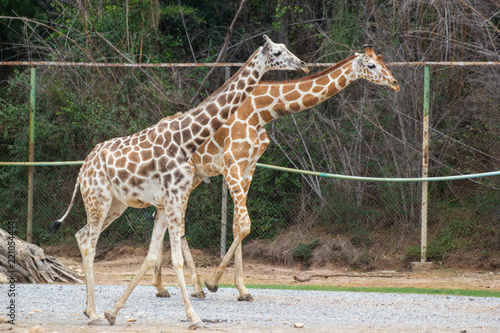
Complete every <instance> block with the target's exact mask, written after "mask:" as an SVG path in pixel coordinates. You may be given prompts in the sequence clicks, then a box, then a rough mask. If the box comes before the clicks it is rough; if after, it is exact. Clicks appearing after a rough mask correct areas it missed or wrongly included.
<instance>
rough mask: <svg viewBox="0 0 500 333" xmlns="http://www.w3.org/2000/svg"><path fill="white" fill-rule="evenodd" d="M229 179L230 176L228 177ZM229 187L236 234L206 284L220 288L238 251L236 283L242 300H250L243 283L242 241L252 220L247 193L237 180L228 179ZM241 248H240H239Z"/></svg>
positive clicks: (214, 290) (216, 288) (213, 289)
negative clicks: (222, 279)
mask: <svg viewBox="0 0 500 333" xmlns="http://www.w3.org/2000/svg"><path fill="white" fill-rule="evenodd" d="M228 179H229V178H228ZM228 185H229V186H228V187H229V190H230V191H231V195H232V197H233V201H234V206H235V210H234V212H235V213H234V220H233V234H234V240H233V243H232V244H231V246H230V247H229V250H228V251H227V253H226V255H225V256H224V258H223V259H222V262H221V263H220V264H219V266H218V267H217V269H216V270H215V272H214V273H213V274H212V276H211V277H210V279H209V280H207V281H205V285H206V286H207V288H208V290H210V291H211V292H216V291H217V290H218V288H219V281H220V279H221V278H222V275H223V274H224V271H225V269H226V267H227V265H228V264H229V261H230V260H231V258H232V256H233V255H234V254H235V253H236V254H237V256H236V257H235V260H236V261H235V264H236V267H235V268H236V271H237V273H236V274H240V275H237V277H238V279H237V283H236V287H237V288H238V291H239V292H240V297H241V299H242V300H244V299H246V300H250V299H253V298H252V297H251V296H250V297H248V296H247V295H249V293H248V291H247V290H246V287H245V286H244V283H243V278H242V271H243V269H242V260H241V242H242V241H243V239H244V238H245V237H246V236H247V235H248V234H249V233H250V227H251V221H250V217H249V216H248V212H247V210H246V205H245V202H246V193H245V192H244V191H243V187H242V186H241V185H242V184H241V182H236V181H230V180H228ZM238 248H239V250H238Z"/></svg>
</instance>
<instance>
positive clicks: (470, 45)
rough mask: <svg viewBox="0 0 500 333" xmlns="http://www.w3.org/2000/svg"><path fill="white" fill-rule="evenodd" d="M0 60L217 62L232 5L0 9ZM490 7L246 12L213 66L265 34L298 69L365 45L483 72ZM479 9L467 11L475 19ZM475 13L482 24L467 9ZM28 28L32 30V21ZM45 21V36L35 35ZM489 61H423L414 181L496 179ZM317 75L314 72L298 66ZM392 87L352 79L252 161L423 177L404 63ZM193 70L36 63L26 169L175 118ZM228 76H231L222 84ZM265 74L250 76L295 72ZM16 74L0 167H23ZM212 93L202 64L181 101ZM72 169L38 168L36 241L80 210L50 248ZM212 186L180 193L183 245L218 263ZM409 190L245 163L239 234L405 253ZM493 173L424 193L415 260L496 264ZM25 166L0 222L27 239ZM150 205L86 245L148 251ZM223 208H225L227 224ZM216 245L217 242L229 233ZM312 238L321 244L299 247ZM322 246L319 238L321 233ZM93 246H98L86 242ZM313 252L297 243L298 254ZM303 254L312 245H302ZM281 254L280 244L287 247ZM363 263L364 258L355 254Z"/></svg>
mask: <svg viewBox="0 0 500 333" xmlns="http://www.w3.org/2000/svg"><path fill="white" fill-rule="evenodd" d="M0 3H1V6H0V16H9V17H14V16H17V15H18V16H20V17H26V18H27V19H29V20H31V21H30V22H27V21H25V20H21V19H20V18H18V19H0V61H9V60H26V61H29V60H42V61H75V62H93V61H95V62H101V63H104V62H109V63H129V62H136V63H151V64H154V63H163V62H174V63H175V62H179V63H185V62H194V61H196V62H211V61H215V59H216V58H217V56H218V55H219V52H220V51H221V49H222V45H223V43H224V40H225V37H226V32H227V27H228V26H229V25H230V24H231V22H232V18H233V17H234V15H235V13H236V11H237V9H238V6H239V1H236V0H233V1H221V0H216V1H209V2H206V1H205V2H203V1H202V2H200V1H192V0H182V1H181V2H180V4H179V2H178V1H173V0H166V1H155V0H145V1H135V0H131V1H127V2H123V1H117V0H104V1H99V2H86V3H85V6H83V5H82V6H83V7H82V6H80V5H78V4H79V3H77V2H57V1H56V2H48V1H33V0H23V1H16V2H12V1H3V2H2V1H0ZM494 6H495V5H494V4H490V3H489V2H478V3H475V4H474V11H473V12H472V11H471V9H470V8H469V7H468V6H466V5H464V4H462V3H460V2H457V3H448V2H446V3H444V2H439V1H438V2H431V3H419V4H418V5H414V4H412V3H410V2H408V1H405V0H403V1H399V2H394V3H392V2H387V3H383V4H382V2H380V1H378V2H377V1H372V2H370V3H367V2H366V1H361V0H356V1H347V0H335V1H334V0H326V1H324V0H306V1H301V2H300V3H297V2H290V1H283V0H271V1H265V2H262V1H257V0H250V1H247V2H246V4H245V6H244V8H243V9H242V11H241V14H240V16H239V17H238V20H237V21H236V24H235V26H234V29H233V31H232V33H231V36H230V38H229V48H228V49H227V50H226V53H225V54H224V57H223V59H228V61H230V62H244V61H245V60H246V59H247V58H248V56H249V55H250V54H251V53H252V52H253V51H254V50H255V49H257V48H258V47H259V46H261V45H262V38H261V35H262V34H264V33H266V34H268V35H269V36H270V37H271V38H272V39H273V40H275V41H276V42H283V43H285V44H286V45H287V47H288V48H289V49H290V50H291V51H292V52H294V53H295V54H296V55H298V56H299V57H300V58H302V59H303V60H305V61H306V62H313V63H315V62H336V61H339V60H342V59H345V58H346V57H348V56H350V55H352V54H353V53H354V52H361V51H362V50H363V44H365V43H370V44H372V45H373V46H374V50H375V51H376V52H377V53H380V54H381V55H382V56H383V57H384V61H385V62H393V61H403V62H406V61H498V52H497V50H498V40H499V38H500V37H499V34H498V29H496V28H495V27H493V26H492V25H498V23H499V19H498V18H497V17H492V18H490V19H489V21H488V22H485V21H484V18H485V17H490V16H491V15H486V14H485V13H491V12H494V11H495V10H497V8H495V7H494ZM475 11H477V13H476V12H475ZM478 13H481V15H479V14H478ZM36 22H39V23H43V24H37V23H36ZM48 27H50V28H48ZM498 68H499V67H489V66H477V67H453V66H446V67H445V66H442V67H431V77H432V82H431V93H430V99H431V100H430V104H431V119H430V123H431V128H432V130H431V143H430V176H446V175H452V174H460V173H462V174H468V173H478V172H486V171H492V170H499V169H500V159H499V157H498V151H499V147H500V100H499V97H498V96H500V82H499V80H498V79H496V78H498V77H499V74H500V73H499V69H498ZM311 69H312V71H313V72H315V71H316V72H317V71H318V69H317V68H311ZM389 69H390V70H391V72H392V73H393V75H394V76H395V77H396V78H397V80H398V81H399V82H400V83H401V87H402V89H401V91H400V92H399V93H397V94H396V93H394V92H393V91H390V90H389V89H387V87H382V86H376V85H374V84H371V83H367V82H355V83H353V84H352V85H351V86H349V87H348V88H347V89H345V90H344V91H342V92H341V93H340V94H338V95H337V96H335V97H333V98H331V99H329V100H328V101H326V102H324V103H322V104H320V105H319V106H317V107H315V108H314V109H313V110H310V111H309V112H303V113H301V114H297V115H294V116H288V117H284V118H283V119H280V120H278V121H275V122H273V123H271V124H269V125H267V132H268V135H269V137H270V141H271V143H270V145H269V147H268V149H267V151H266V153H265V154H264V155H263V157H262V159H261V160H260V162H262V163H267V164H275V165H280V166H285V167H297V168H301V169H307V170H315V171H323V172H330V173H340V174H349V175H359V176H374V177H417V176H419V175H420V173H421V156H420V155H421V148H422V147H421V137H422V125H421V119H422V117H421V114H422V106H423V100H422V87H423V75H422V70H421V68H420V67H409V66H397V67H396V66H389ZM208 71H209V69H208V68H199V67H196V68H175V69H171V68H148V69H136V68H104V67H102V68H87V67H85V68H84V67H62V66H61V67H44V66H40V67H38V74H37V77H38V79H37V114H36V128H35V159H36V160H37V161H69V160H83V159H84V158H85V156H86V155H87V154H88V153H89V151H90V150H91V149H92V147H94V146H95V145H96V144H98V143H99V142H102V141H105V140H107V139H110V138H113V137H119V136H125V135H129V134H131V133H135V132H137V131H140V130H142V129H144V128H146V127H148V126H150V125H152V124H154V123H156V122H157V121H158V120H159V119H161V118H163V117H166V116H169V115H172V114H175V113H176V112H179V111H181V112H184V111H186V110H187V109H189V108H190V107H191V106H193V105H190V104H189V103H190V102H189V101H190V100H191V98H192V97H193V95H194V93H195V92H196V91H197V90H198V88H199V85H200V84H201V82H202V80H203V79H204V78H205V76H206V75H207V73H208ZM235 71H236V68H232V73H235ZM299 76H300V75H298V74H296V73H269V74H266V79H276V78H277V79H286V78H296V77H299ZM28 82H29V68H28V67H27V66H0V161H27V159H28V119H29V115H28V114H29V93H30V92H29V84H28ZM222 83H223V71H222V70H220V69H217V70H216V71H215V73H214V75H212V76H211V77H210V79H209V80H208V81H207V83H206V86H205V87H204V89H203V91H202V94H201V96H200V98H198V100H196V101H195V102H194V104H196V103H198V102H200V101H201V100H202V98H203V97H204V96H206V95H207V94H209V93H211V92H213V91H214V90H215V89H216V88H218V87H219V86H220V85H221V84H222ZM77 174H78V167H56V168H53V167H37V168H36V175H35V179H36V185H35V208H34V209H35V214H34V233H35V234H34V239H35V242H37V243H39V244H60V243H74V238H73V235H74V233H75V232H76V231H77V230H78V229H79V228H81V227H82V226H83V224H84V221H85V219H86V215H85V210H84V207H83V205H82V203H81V201H80V200H79V201H78V202H77V204H76V206H75V207H74V208H73V211H72V212H71V214H70V216H69V218H68V220H67V221H66V223H65V224H64V225H63V227H62V230H61V232H60V234H58V235H57V236H54V237H51V238H49V237H48V231H49V229H50V225H51V223H52V221H53V220H55V219H57V218H58V217H60V216H61V215H62V213H63V212H64V210H65V209H66V207H67V205H68V204H69V198H70V196H71V193H72V191H73V186H74V182H75V180H76V176H77ZM220 185H221V179H220V177H219V178H214V179H212V180H211V183H210V184H202V185H200V187H199V188H198V189H197V190H196V191H195V192H194V193H193V194H192V195H191V198H190V201H189V205H188V212H187V216H186V235H187V237H188V240H189V242H190V245H191V246H193V247H195V248H201V249H204V250H209V251H213V252H216V251H218V246H219V245H218V242H219V239H220V207H221V199H220V193H221V190H220ZM420 186H421V185H420V184H416V183H415V184H378V183H377V184H375V183H362V182H353V181H337V180H331V179H320V178H318V177H314V176H302V175H298V174H287V173H281V172H275V171H271V170H263V169H257V170H256V172H255V174H254V177H253V182H252V185H251V188H250V193H249V197H248V200H247V204H248V209H249V213H250V217H251V218H252V233H251V234H250V236H249V237H248V240H252V239H255V238H260V239H262V238H267V239H270V240H274V239H276V238H277V236H279V233H281V232H283V231H284V230H285V229H288V228H296V229H297V230H298V232H299V233H300V234H302V233H304V232H305V233H306V234H307V232H309V231H310V230H313V229H314V230H322V232H324V234H325V235H328V236H329V237H331V236H332V235H333V236H336V235H339V236H341V237H348V238H349V239H350V241H351V243H352V244H353V245H354V246H356V247H359V248H361V249H362V250H363V251H364V252H365V253H366V254H367V256H369V255H370V253H371V250H373V249H377V250H379V251H387V252H388V253H391V254H392V253H397V255H398V256H399V257H402V256H405V255H406V257H408V258H415V257H416V258H418V257H419V255H420V254H419V251H420V250H419V247H418V246H417V244H418V238H419V227H420V204H421V202H420V190H421V188H420ZM499 188H500V179H499V177H495V178H493V177H492V178H485V179H480V180H474V181H469V180H464V181H456V182H439V183H432V184H429V235H430V237H429V251H428V254H429V257H430V259H432V260H436V261H446V260H448V258H450V257H451V256H453V254H456V253H457V252H459V253H475V255H478V256H479V257H481V258H483V259H484V260H490V259H491V260H494V259H495V258H498V256H499V255H500V231H499V228H498V223H499V221H500V206H499V202H500V190H499ZM26 193H27V169H26V168H25V167H0V228H4V227H5V226H6V224H7V223H8V221H16V222H17V227H18V228H17V229H18V235H19V236H20V237H25V229H26V228H25V221H26V215H27V213H26V205H27V202H26V201H27V199H26V197H27V196H26ZM153 212H154V208H148V209H146V210H133V209H129V210H127V211H126V212H125V213H124V215H123V216H122V217H120V218H119V219H118V220H117V221H116V222H114V223H113V224H112V225H111V226H110V227H109V228H108V229H107V230H106V231H105V232H104V233H103V235H102V236H101V242H107V243H108V244H115V243H120V242H131V243H138V244H147V242H148V240H149V237H150V233H151V227H152V221H151V215H152V214H153ZM232 218H233V207H232V206H231V200H230V205H229V207H228V225H231V220H232ZM228 235H229V239H228V241H229V242H230V241H231V239H232V238H231V237H232V232H231V230H230V229H229V231H228ZM312 237H319V236H318V235H312ZM319 238H320V239H321V237H319ZM101 242H100V244H101ZM313 245H314V244H302V245H300V246H299V247H297V248H296V249H295V251H296V258H301V259H303V260H306V259H307V258H309V257H310V256H311V255H312V251H313V250H314V246H313ZM316 245H317V244H316ZM292 250H293V249H292ZM368 259H369V258H368Z"/></svg>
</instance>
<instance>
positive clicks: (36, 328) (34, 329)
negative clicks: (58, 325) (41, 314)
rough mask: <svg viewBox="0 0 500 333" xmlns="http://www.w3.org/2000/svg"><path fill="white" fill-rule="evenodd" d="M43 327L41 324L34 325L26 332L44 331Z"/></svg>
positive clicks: (38, 332)
mask: <svg viewBox="0 0 500 333" xmlns="http://www.w3.org/2000/svg"><path fill="white" fill-rule="evenodd" d="M44 332H45V329H44V328H43V327H42V325H36V326H33V327H32V328H31V329H30V330H29V331H28V333H44Z"/></svg>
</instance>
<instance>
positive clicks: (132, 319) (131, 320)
mask: <svg viewBox="0 0 500 333" xmlns="http://www.w3.org/2000/svg"><path fill="white" fill-rule="evenodd" d="M127 321H128V322H129V323H133V322H134V321H137V319H136V318H129V319H127Z"/></svg>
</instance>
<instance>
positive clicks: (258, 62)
mask: <svg viewBox="0 0 500 333" xmlns="http://www.w3.org/2000/svg"><path fill="white" fill-rule="evenodd" d="M261 49H262V47H261V48H259V49H258V50H257V51H255V53H254V54H253V55H252V56H251V57H250V58H249V59H248V60H247V62H246V63H245V64H244V65H243V66H242V67H241V68H240V69H239V70H238V72H236V74H234V75H233V76H232V77H231V79H230V80H228V81H227V82H226V83H225V84H224V85H223V86H222V87H220V88H219V89H218V90H216V91H215V92H214V93H212V94H211V95H210V96H209V97H207V98H206V99H205V100H204V101H203V102H202V103H201V104H200V105H198V106H197V107H195V108H193V109H191V110H189V111H187V112H186V113H184V114H181V115H180V116H177V117H167V118H164V119H162V120H160V122H158V123H157V124H156V125H154V126H152V127H151V128H150V129H153V130H154V131H153V132H155V133H156V134H155V135H156V136H158V137H160V136H163V137H164V138H165V139H166V141H165V143H167V142H168V141H169V140H168V138H167V137H169V136H170V135H171V139H173V140H175V142H176V143H177V144H178V146H179V147H180V148H181V149H182V150H183V151H184V156H185V157H186V158H190V157H191V155H192V154H193V153H194V152H195V151H196V149H197V148H198V147H199V146H200V145H202V144H203V143H204V142H205V141H206V140H207V139H208V138H209V137H210V136H211V135H212V134H213V133H214V132H215V131H217V130H218V129H219V127H221V126H222V124H224V123H225V122H226V121H227V120H228V119H229V118H230V117H231V116H232V115H233V114H234V113H235V112H236V110H237V109H238V108H239V107H240V106H241V105H242V104H243V102H244V101H245V100H246V99H247V97H248V96H249V94H250V93H251V92H252V91H253V90H254V88H255V87H257V85H258V83H259V81H260V79H261V78H262V76H263V75H264V73H265V71H266V62H265V57H264V56H263V55H262V53H261ZM147 130H148V129H147ZM167 132H169V133H167ZM155 140H161V139H156V138H155Z"/></svg>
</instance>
